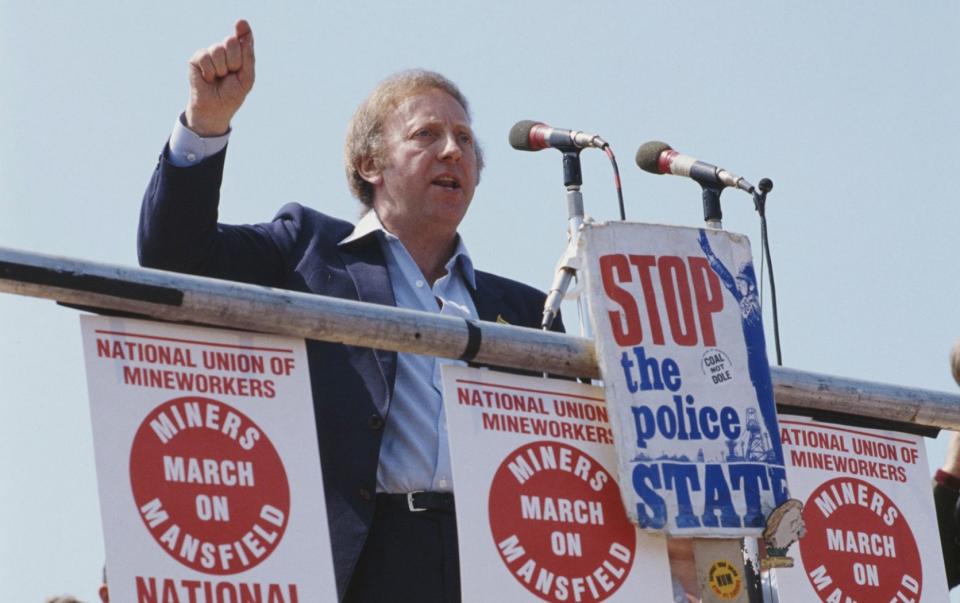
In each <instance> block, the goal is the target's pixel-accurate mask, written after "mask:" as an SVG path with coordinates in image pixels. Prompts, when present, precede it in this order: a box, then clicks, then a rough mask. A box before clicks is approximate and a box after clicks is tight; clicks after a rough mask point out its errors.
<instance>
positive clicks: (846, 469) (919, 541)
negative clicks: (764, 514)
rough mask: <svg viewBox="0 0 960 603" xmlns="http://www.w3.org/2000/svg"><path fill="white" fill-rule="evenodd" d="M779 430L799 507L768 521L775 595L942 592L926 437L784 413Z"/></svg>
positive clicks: (940, 595) (903, 596)
mask: <svg viewBox="0 0 960 603" xmlns="http://www.w3.org/2000/svg"><path fill="white" fill-rule="evenodd" d="M780 433H781V439H782V442H783V450H784V453H785V454H786V459H787V474H788V476H789V479H790V487H791V494H792V496H793V499H792V501H793V502H795V505H794V506H795V507H796V509H797V511H796V512H795V513H792V515H793V519H792V520H791V519H786V520H785V521H782V522H780V523H778V524H777V525H770V526H768V528H767V530H765V531H764V539H765V540H766V541H767V545H766V546H767V557H768V559H773V560H774V561H773V563H767V565H768V566H769V567H772V568H774V569H773V570H772V571H773V572H774V574H775V584H776V587H777V590H778V591H779V600H780V602H781V603H809V602H810V601H823V602H830V603H832V602H834V601H837V602H840V603H843V602H846V601H913V602H918V603H919V602H923V601H946V600H947V599H948V593H947V584H946V577H945V575H944V568H943V558H942V555H941V551H940V536H939V533H938V531H937V523H936V513H935V510H934V508H933V499H932V496H931V485H930V475H929V469H928V468H927V460H926V455H925V453H924V445H923V438H922V437H920V436H914V435H908V434H902V433H895V432H888V431H880V430H875V429H866V428H860V427H846V426H842V425H835V424H830V423H821V422H817V421H814V420H812V419H808V418H805V417H794V416H786V415H783V416H781V417H780ZM785 517H786V516H785ZM801 535H802V537H800V536H801ZM798 538H799V542H797V539H798ZM795 542H797V543H796V544H794V543H795ZM779 559H783V560H785V561H778V560H779Z"/></svg>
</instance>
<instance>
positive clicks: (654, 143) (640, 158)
mask: <svg viewBox="0 0 960 603" xmlns="http://www.w3.org/2000/svg"><path fill="white" fill-rule="evenodd" d="M672 150H673V149H672V148H671V147H670V145H668V144H667V143H665V142H661V141H659V140H651V141H650V142H645V143H643V144H642V145H640V148H639V149H637V165H638V166H640V169H641V170H643V171H645V172H650V173H651V174H662V173H663V172H662V171H660V155H662V154H663V152H664V151H672Z"/></svg>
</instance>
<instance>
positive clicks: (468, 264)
mask: <svg viewBox="0 0 960 603" xmlns="http://www.w3.org/2000/svg"><path fill="white" fill-rule="evenodd" d="M378 230H379V231H381V232H383V235H384V237H385V239H386V240H387V242H390V243H393V242H397V243H400V244H401V245H402V244H403V243H402V242H401V241H400V239H399V238H398V237H397V236H396V235H395V234H393V233H391V232H390V231H388V230H387V229H386V228H384V227H383V223H381V222H380V218H379V216H377V212H375V211H373V210H372V209H371V210H369V211H367V213H365V214H363V216H362V217H361V218H360V221H358V222H357V224H356V226H354V227H353V232H351V233H350V234H349V235H347V236H346V237H344V238H343V239H342V240H341V241H340V242H339V243H337V246H338V247H340V246H342V245H347V244H349V243H352V242H354V241H358V240H360V239H362V238H364V237H367V236H369V235H370V234H372V233H375V232H377V231H378ZM456 266H459V268H460V273H461V275H462V276H463V280H464V281H465V282H466V283H467V285H468V286H469V287H470V288H471V289H474V290H476V288H477V279H476V275H475V274H474V270H473V260H472V259H470V253H469V252H468V251H467V246H466V245H464V244H463V237H461V236H460V233H457V247H456V249H454V250H453V256H452V257H451V258H450V260H449V261H448V262H447V265H446V266H445V267H446V269H447V272H451V271H452V270H454V269H455V267H456Z"/></svg>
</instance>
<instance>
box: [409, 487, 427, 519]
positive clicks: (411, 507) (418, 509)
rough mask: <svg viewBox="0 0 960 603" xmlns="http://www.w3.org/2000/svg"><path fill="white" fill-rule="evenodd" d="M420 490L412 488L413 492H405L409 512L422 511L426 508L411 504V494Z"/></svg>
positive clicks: (418, 492)
mask: <svg viewBox="0 0 960 603" xmlns="http://www.w3.org/2000/svg"><path fill="white" fill-rule="evenodd" d="M421 492H423V490H414V491H413V492H407V508H408V509H410V512H411V513H422V512H424V511H426V510H427V509H426V508H423V509H421V508H419V507H416V506H414V504H413V495H414V494H420V493H421Z"/></svg>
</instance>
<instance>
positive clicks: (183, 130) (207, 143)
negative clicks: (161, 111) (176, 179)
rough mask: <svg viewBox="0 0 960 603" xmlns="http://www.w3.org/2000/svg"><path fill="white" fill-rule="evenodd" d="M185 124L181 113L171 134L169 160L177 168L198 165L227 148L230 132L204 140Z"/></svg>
mask: <svg viewBox="0 0 960 603" xmlns="http://www.w3.org/2000/svg"><path fill="white" fill-rule="evenodd" d="M183 122H184V115H183V113H181V114H180V117H179V118H177V122H176V123H175V124H174V125H173V133H172V134H170V143H169V147H170V153H169V155H168V156H167V159H168V160H169V161H170V163H172V164H173V165H175V166H176V167H190V166H192V165H196V164H198V163H200V162H201V161H203V160H204V159H206V158H207V157H209V156H211V155H216V154H217V153H219V152H220V151H222V150H223V149H224V148H225V147H226V146H227V141H228V140H229V139H230V130H227V133H226V134H224V135H222V136H211V137H210V138H203V137H201V136H199V135H198V134H197V133H196V132H194V131H193V130H191V129H190V128H188V127H187V126H186V125H185V124H184V123H183Z"/></svg>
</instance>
